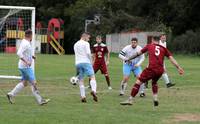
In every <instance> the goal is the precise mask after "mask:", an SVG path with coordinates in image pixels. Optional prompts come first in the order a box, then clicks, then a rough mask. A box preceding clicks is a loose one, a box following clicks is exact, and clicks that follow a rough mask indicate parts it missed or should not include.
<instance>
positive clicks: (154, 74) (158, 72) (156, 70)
mask: <svg viewBox="0 0 200 124" xmlns="http://www.w3.org/2000/svg"><path fill="white" fill-rule="evenodd" d="M145 52H148V54H149V65H148V67H147V68H146V69H144V70H143V72H142V73H141V75H140V76H139V78H138V79H137V80H136V82H135V85H134V86H133V88H132V91H131V95H130V97H129V99H128V100H126V101H124V102H121V103H120V104H121V105H132V102H133V99H134V98H135V96H136V95H137V93H138V90H139V88H140V85H141V84H142V83H144V82H146V81H148V80H150V79H151V80H152V91H153V103H154V106H158V104H159V103H158V98H157V97H158V85H157V81H158V80H159V78H160V77H161V76H162V74H163V72H164V68H163V61H164V57H165V56H166V57H168V58H169V60H170V61H171V63H172V64H173V65H174V66H175V67H176V68H177V70H178V72H179V74H180V75H182V74H183V73H184V70H183V69H182V68H181V67H180V66H179V64H178V63H177V62H176V60H175V59H174V58H173V56H172V54H171V53H170V52H169V50H168V49H166V48H165V47H163V46H161V45H159V37H153V38H152V44H148V45H146V46H145V47H144V48H143V49H142V50H141V51H139V52H137V53H136V54H134V55H133V56H131V57H129V58H127V59H125V60H127V61H130V60H132V59H134V58H136V57H137V56H140V55H142V54H143V53H145Z"/></svg>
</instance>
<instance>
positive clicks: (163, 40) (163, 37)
mask: <svg viewBox="0 0 200 124" xmlns="http://www.w3.org/2000/svg"><path fill="white" fill-rule="evenodd" d="M166 39H167V36H166V34H164V33H163V34H161V35H160V40H161V41H162V42H166Z"/></svg>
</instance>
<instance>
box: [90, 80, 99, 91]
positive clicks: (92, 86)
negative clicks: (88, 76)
mask: <svg viewBox="0 0 200 124" xmlns="http://www.w3.org/2000/svg"><path fill="white" fill-rule="evenodd" d="M90 85H91V89H92V91H94V92H95V93H96V92H97V83H96V80H90Z"/></svg>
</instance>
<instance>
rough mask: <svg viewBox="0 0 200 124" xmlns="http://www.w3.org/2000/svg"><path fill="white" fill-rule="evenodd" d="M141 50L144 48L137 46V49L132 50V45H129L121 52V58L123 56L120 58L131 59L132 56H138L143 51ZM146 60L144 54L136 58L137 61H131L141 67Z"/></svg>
mask: <svg viewBox="0 0 200 124" xmlns="http://www.w3.org/2000/svg"><path fill="white" fill-rule="evenodd" d="M141 49H142V47H141V46H139V45H137V47H136V48H132V46H131V45H127V46H126V47H124V48H123V49H122V50H121V51H120V53H119V57H120V56H121V57H120V58H123V57H125V58H129V57H131V56H132V55H135V54H137V52H139V51H141ZM144 58H145V57H144V54H142V55H140V56H138V57H136V58H135V59H133V60H131V61H132V64H138V65H141V64H142V62H143V61H144Z"/></svg>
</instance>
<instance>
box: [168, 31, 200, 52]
mask: <svg viewBox="0 0 200 124" xmlns="http://www.w3.org/2000/svg"><path fill="white" fill-rule="evenodd" d="M168 47H169V49H170V50H172V51H173V52H177V53H183V54H200V30H198V31H196V32H194V31H192V30H189V31H186V33H185V34H182V35H180V36H177V37H175V38H174V40H172V42H169V45H168Z"/></svg>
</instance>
